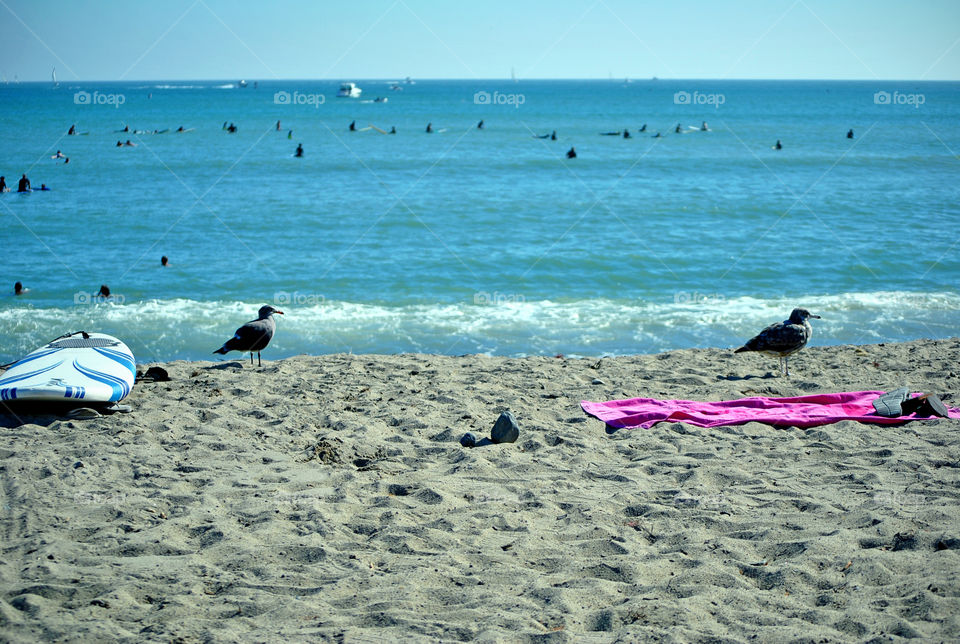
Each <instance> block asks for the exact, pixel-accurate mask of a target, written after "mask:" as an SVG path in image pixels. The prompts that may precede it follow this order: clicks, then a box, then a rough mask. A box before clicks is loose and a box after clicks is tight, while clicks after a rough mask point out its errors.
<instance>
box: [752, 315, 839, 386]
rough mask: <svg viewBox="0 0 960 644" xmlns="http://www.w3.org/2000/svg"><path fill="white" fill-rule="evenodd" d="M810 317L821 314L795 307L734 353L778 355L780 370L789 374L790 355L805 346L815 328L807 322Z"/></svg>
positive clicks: (817, 316)
mask: <svg viewBox="0 0 960 644" xmlns="http://www.w3.org/2000/svg"><path fill="white" fill-rule="evenodd" d="M808 318H816V319H818V320H819V319H820V316H819V315H814V314H812V313H811V312H810V311H808V310H807V309H793V312H792V313H790V317H789V318H788V319H786V320H784V321H783V322H777V323H776V324H771V325H770V326H768V327H767V328H766V329H764V330H763V331H761V332H760V333H759V334H757V336H756V337H754V338H751V339H750V340H748V341H747V343H746V344H745V345H743V346H742V347H740V348H739V349H737V350H736V351H734V353H742V352H743V351H759V352H760V353H765V354H767V355H768V356H777V357H778V358H780V372H781V373H782V374H785V375H787V376H789V375H790V365H789V360H790V358H789V357H788V356H790V355H792V354H794V353H796V352H797V351H799V350H800V349H802V348H803V347H805V346H806V345H807V341H808V340H809V339H810V336H811V335H813V329H812V328H810V323H809V322H807V319H808Z"/></svg>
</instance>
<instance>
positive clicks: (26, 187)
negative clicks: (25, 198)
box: [17, 173, 30, 192]
mask: <svg viewBox="0 0 960 644" xmlns="http://www.w3.org/2000/svg"><path fill="white" fill-rule="evenodd" d="M17 192H30V179H27V174H26V173H23V176H22V177H20V182H19V183H18V184H17Z"/></svg>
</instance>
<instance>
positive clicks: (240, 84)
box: [237, 80, 247, 87]
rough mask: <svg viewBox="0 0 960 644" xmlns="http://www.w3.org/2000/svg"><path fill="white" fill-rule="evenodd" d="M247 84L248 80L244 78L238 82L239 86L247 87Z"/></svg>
mask: <svg viewBox="0 0 960 644" xmlns="http://www.w3.org/2000/svg"><path fill="white" fill-rule="evenodd" d="M246 86H247V81H245V80H242V81H240V82H239V83H237V87H246Z"/></svg>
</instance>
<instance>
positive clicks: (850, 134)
mask: <svg viewBox="0 0 960 644" xmlns="http://www.w3.org/2000/svg"><path fill="white" fill-rule="evenodd" d="M847 138H848V139H852V138H853V128H851V129H849V130H847Z"/></svg>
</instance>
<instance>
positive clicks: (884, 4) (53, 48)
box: [0, 0, 960, 81]
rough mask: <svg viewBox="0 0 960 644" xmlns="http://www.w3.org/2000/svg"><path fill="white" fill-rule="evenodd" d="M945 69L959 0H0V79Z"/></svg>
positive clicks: (818, 73)
mask: <svg viewBox="0 0 960 644" xmlns="http://www.w3.org/2000/svg"><path fill="white" fill-rule="evenodd" d="M53 67H56V69H57V75H58V77H59V79H60V80H61V81H70V80H77V79H80V80H141V79H143V80H175V79H240V78H245V79H277V78H284V79H290V78H296V79H334V80H340V79H363V78H402V77H404V76H412V77H414V78H421V79H423V78H464V79H472V78H506V77H509V76H510V73H511V69H515V70H516V75H517V77H519V78H521V79H523V78H608V77H610V76H613V77H615V78H627V77H629V78H649V77H651V76H658V77H660V78H785V79H792V78H817V79H819V78H823V79H827V78H830V79H865V80H874V79H896V80H901V79H909V80H960V0H919V1H918V2H905V1H892V0H848V1H844V0H823V1H822V0H743V1H739V2H737V1H731V2H710V1H705V0H704V1H694V0H690V1H678V2H669V1H667V0H663V1H661V2H642V1H638V0H555V1H550V2H547V1H525V0H512V1H507V0H485V1H483V2H473V1H470V2H468V1H463V0H350V1H346V2H345V1H340V0H337V1H331V0H321V1H318V0H312V1H310V0H303V1H280V2H265V1H263V0H259V1H257V2H252V1H247V0H234V1H233V2H230V1H227V0H163V1H161V2H145V1H141V0H99V1H94V0H71V1H68V2H61V1H52V0H0V74H2V75H3V78H6V80H8V81H13V80H14V79H15V78H16V79H18V80H21V81H28V80H49V79H50V71H51V69H52V68H53Z"/></svg>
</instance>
